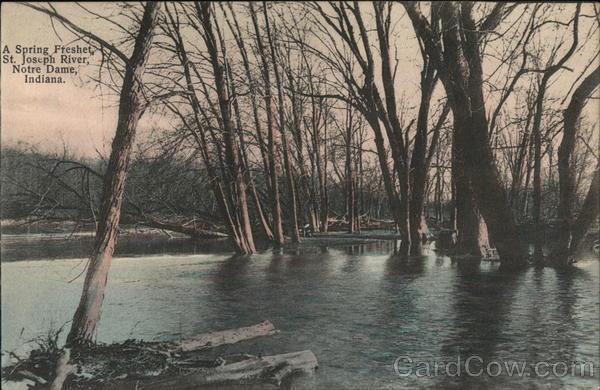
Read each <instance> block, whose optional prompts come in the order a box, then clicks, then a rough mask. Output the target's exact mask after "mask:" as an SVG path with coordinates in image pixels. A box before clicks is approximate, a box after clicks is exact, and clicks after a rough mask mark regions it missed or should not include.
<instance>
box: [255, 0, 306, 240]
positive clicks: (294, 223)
mask: <svg viewBox="0 0 600 390" xmlns="http://www.w3.org/2000/svg"><path fill="white" fill-rule="evenodd" d="M263 12H264V17H265V27H266V30H267V41H268V42H269V47H270V49H271V61H272V63H273V73H274V74H275V85H276V88H277V97H278V100H279V102H278V103H279V104H278V106H277V107H278V113H279V119H278V121H279V134H280V135H281V146H282V149H283V150H282V153H283V164H284V168H285V177H286V181H287V187H288V197H289V202H290V222H289V230H290V231H289V233H290V235H291V237H292V242H294V243H298V242H300V232H299V230H298V199H297V196H296V186H295V183H294V173H293V171H292V165H291V162H290V155H289V147H288V142H287V136H286V130H285V115H284V107H283V103H284V102H283V86H282V83H281V76H280V74H279V69H278V66H277V56H276V53H275V42H274V40H273V36H272V34H271V29H270V23H269V16H268V14H267V7H266V5H265V6H264V7H263Z"/></svg>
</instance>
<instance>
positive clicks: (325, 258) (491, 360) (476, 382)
mask: <svg viewBox="0 0 600 390" xmlns="http://www.w3.org/2000/svg"><path fill="white" fill-rule="evenodd" d="M44 240H46V241H44ZM86 240H88V241H89V237H88V238H85V237H84V238H72V239H71V240H69V241H68V243H65V240H62V239H56V238H55V239H48V238H40V237H32V236H29V237H27V236H24V237H19V236H11V237H6V236H3V262H2V264H1V267H2V349H3V350H4V351H6V350H22V349H23V348H25V347H23V344H24V343H25V342H27V341H28V340H31V339H32V338H34V337H36V336H39V335H42V334H44V333H47V331H48V330H49V329H51V328H54V329H56V328H58V327H60V326H62V325H63V324H65V323H67V321H69V320H70V318H71V316H72V314H73V311H74V309H75V307H76V304H77V302H78V299H79V294H80V292H81V285H82V279H83V278H82V277H78V278H77V276H78V275H79V274H81V273H82V271H83V268H84V266H85V257H84V255H83V252H85V251H86V250H87V248H88V242H87V241H86ZM161 242H162V245H161V244H160V243H161ZM57 243H59V244H57ZM120 244H122V245H121V248H124V249H122V250H121V252H120V254H117V257H116V258H115V260H114V262H113V265H112V268H111V271H110V275H109V280H108V287H107V291H106V298H105V303H104V307H103V315H102V320H101V323H100V325H99V328H98V334H97V341H101V342H112V341H123V340H125V339H128V338H143V339H146V340H170V339H175V338H179V337H182V336H183V337H185V336H190V335H193V334H196V333H200V332H206V331H211V330H220V329H227V328H233V327H238V326H246V325H251V324H255V323H258V322H261V321H263V320H266V319H268V320H270V321H271V322H272V323H273V324H274V325H275V327H276V328H278V329H279V330H280V331H281V333H280V334H278V335H276V336H271V337H266V338H259V339H255V340H251V341H248V342H244V343H240V344H237V345H233V346H226V347H222V348H220V349H219V350H218V351H215V352H214V353H215V354H219V355H227V354H229V353H237V352H249V353H252V354H257V353H262V354H263V355H269V354H277V353H285V352H291V351H296V350H304V349H310V350H312V351H313V352H314V353H315V354H316V356H317V358H318V360H319V364H320V368H319V370H318V371H317V373H316V374H315V375H314V376H312V377H309V378H301V379H300V380H299V381H297V382H296V383H295V385H294V386H295V388H308V389H315V388H316V389H324V390H325V389H327V390H328V389H332V390H334V389H361V390H366V389H405V388H406V389H414V388H450V389H452V388H455V389H488V388H489V389H506V388H517V389H519V388H520V389H538V388H539V389H554V388H556V389H559V388H569V389H570V388H594V389H596V388H597V387H598V385H599V378H600V359H599V354H600V352H599V337H600V330H599V321H600V318H599V317H600V316H599V312H600V309H599V306H600V305H599V295H600V294H599V290H598V289H599V281H600V278H599V269H598V268H599V262H598V261H597V259H596V256H597V255H595V254H593V253H589V254H588V255H587V256H586V257H585V258H584V259H582V260H581V261H580V262H579V263H577V267H576V268H574V269H571V270H568V271H557V270H554V269H551V268H544V269H535V268H531V269H529V270H526V271H523V272H519V273H512V274H510V273H503V272H500V271H499V270H498V264H497V263H492V262H481V263H479V262H472V261H471V262H467V261H453V260H452V259H450V258H449V257H444V256H439V255H437V256H436V255H435V253H434V252H433V251H432V252H431V253H430V255H428V256H423V257H419V258H413V259H410V260H408V261H406V260H402V259H400V258H398V257H396V256H394V255H393V247H392V243H391V242H375V243H370V244H363V245H354V246H344V245H335V246H331V247H324V246H314V247H311V246H305V247H301V248H298V249H296V250H287V251H285V252H284V253H273V252H271V251H267V252H264V253H259V254H256V255H253V256H251V257H247V258H238V257H232V256H231V255H229V254H227V253H225V252H224V251H223V250H222V249H221V248H219V247H218V245H215V246H207V245H206V244H205V245H201V246H198V245H197V244H191V243H190V242H189V241H187V240H166V238H159V239H155V240H148V239H141V240H139V239H133V240H132V239H129V240H124V242H123V243H120ZM48 248H50V249H48ZM182 248H183V249H182ZM61 255H62V257H63V258H61ZM27 256H29V260H27V259H26V257H27ZM74 256H75V257H78V258H69V257H74ZM40 258H41V259H40ZM43 258H45V259H43ZM11 260H12V261H11ZM73 279H74V280H73ZM66 328H67V330H68V324H67V325H66ZM399 358H400V360H398V359H399ZM469 358H471V359H470V360H469ZM466 361H469V364H466ZM395 362H399V364H396V366H395V365H394V363H395ZM457 362H458V363H459V365H460V369H459V370H458V372H459V373H460V375H456V373H457V370H456V365H457ZM574 362H577V363H574ZM579 362H587V363H588V365H587V366H583V368H582V364H579ZM449 363H450V364H449ZM513 363H516V364H518V365H520V364H522V363H524V364H526V366H525V367H526V368H525V373H524V374H523V375H520V376H519V375H510V374H508V372H507V371H508V369H507V366H506V365H507V364H508V365H509V367H510V364H513ZM590 364H591V365H593V370H594V376H590V368H591V367H590ZM436 366H437V367H438V370H437V373H436V372H435V371H436V370H435V367H436ZM536 368H537V370H536ZM467 369H468V370H469V371H468V372H467ZM565 370H566V371H567V372H566V375H565ZM582 370H583V373H582ZM496 374H498V375H496ZM582 374H583V375H582Z"/></svg>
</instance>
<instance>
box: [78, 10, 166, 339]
mask: <svg viewBox="0 0 600 390" xmlns="http://www.w3.org/2000/svg"><path fill="white" fill-rule="evenodd" d="M159 9H160V3H158V2H147V3H146V5H145V6H144V15H143V17H142V20H141V23H140V30H139V32H138V35H137V37H136V40H135V46H134V49H133V54H132V55H131V58H130V59H129V62H128V63H127V64H126V69H125V77H124V79H123V85H122V87H121V96H120V99H119V114H118V120H117V131H116V134H115V138H114V139H113V143H112V150H111V154H110V159H109V161H108V166H107V168H106V174H105V175H104V183H103V189H102V203H101V207H100V219H99V223H98V229H97V231H96V238H95V244H94V249H93V251H92V255H91V258H90V263H89V265H88V270H87V274H86V278H85V281H84V285H83V292H82V295H81V300H80V301H79V306H78V307H77V310H76V312H75V315H74V317H73V323H72V325H71V331H70V332H69V335H68V336H67V344H69V345H72V346H80V345H84V344H87V343H90V342H91V341H92V337H93V336H94V333H95V331H96V326H97V325H98V321H99V320H100V314H101V308H102V302H103V300H104V289H105V287H106V280H107V277H108V270H109V268H110V264H111V261H112V256H113V252H114V250H115V245H116V240H117V232H118V226H119V218H120V216H121V204H122V202H123V191H124V189H125V177H126V174H127V168H128V165H129V157H130V153H131V147H132V145H133V141H134V138H135V133H136V129H137V124H138V121H139V119H140V117H141V116H142V114H143V112H144V105H145V102H144V101H143V95H142V84H141V80H142V76H143V74H144V70H145V67H146V63H147V60H148V55H149V53H150V47H151V43H152V37H153V32H154V27H155V25H156V21H157V18H158V13H159Z"/></svg>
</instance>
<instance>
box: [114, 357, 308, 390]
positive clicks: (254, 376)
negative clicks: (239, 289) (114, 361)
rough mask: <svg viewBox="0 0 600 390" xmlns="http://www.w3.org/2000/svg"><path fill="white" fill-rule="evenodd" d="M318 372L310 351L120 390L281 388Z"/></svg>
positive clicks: (139, 382) (229, 365) (135, 382)
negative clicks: (288, 380) (222, 385)
mask: <svg viewBox="0 0 600 390" xmlns="http://www.w3.org/2000/svg"><path fill="white" fill-rule="evenodd" d="M317 368H318V362H317V358H316V356H315V354H314V353H312V352H311V351H300V352H292V353H285V354H281V355H273V356H263V357H255V358H252V359H247V360H243V361H241V362H237V363H232V364H225V365H222V366H219V367H216V368H208V369H198V370H195V371H193V372H191V373H189V374H187V375H182V376H173V377H169V378H160V379H148V380H142V381H129V382H128V385H126V386H124V387H121V386H119V388H132V389H133V388H135V389H139V390H154V389H156V390H158V389H180V390H185V389H195V388H197V387H198V386H205V385H210V384H216V383H228V382H229V383H231V382H235V383H249V382H260V381H263V382H268V383H272V384H274V385H276V386H279V385H281V382H282V381H283V380H284V379H285V378H286V377H288V376H289V375H292V374H295V373H312V372H313V371H314V370H315V369H317Z"/></svg>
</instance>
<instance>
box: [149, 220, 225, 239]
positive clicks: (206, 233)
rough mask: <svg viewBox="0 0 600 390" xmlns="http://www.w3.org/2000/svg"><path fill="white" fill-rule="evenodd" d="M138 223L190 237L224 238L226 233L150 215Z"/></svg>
mask: <svg viewBox="0 0 600 390" xmlns="http://www.w3.org/2000/svg"><path fill="white" fill-rule="evenodd" d="M138 223H139V224H140V225H144V226H148V227H152V228H156V229H164V230H170V231H172V232H176V233H182V234H186V235H188V236H190V237H192V238H225V237H227V234H225V233H221V232H216V231H213V230H206V229H202V228H200V227H198V226H194V224H192V223H177V222H171V221H162V220H158V219H156V218H152V217H148V216H147V217H146V218H145V219H144V220H142V221H139V222H138Z"/></svg>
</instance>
